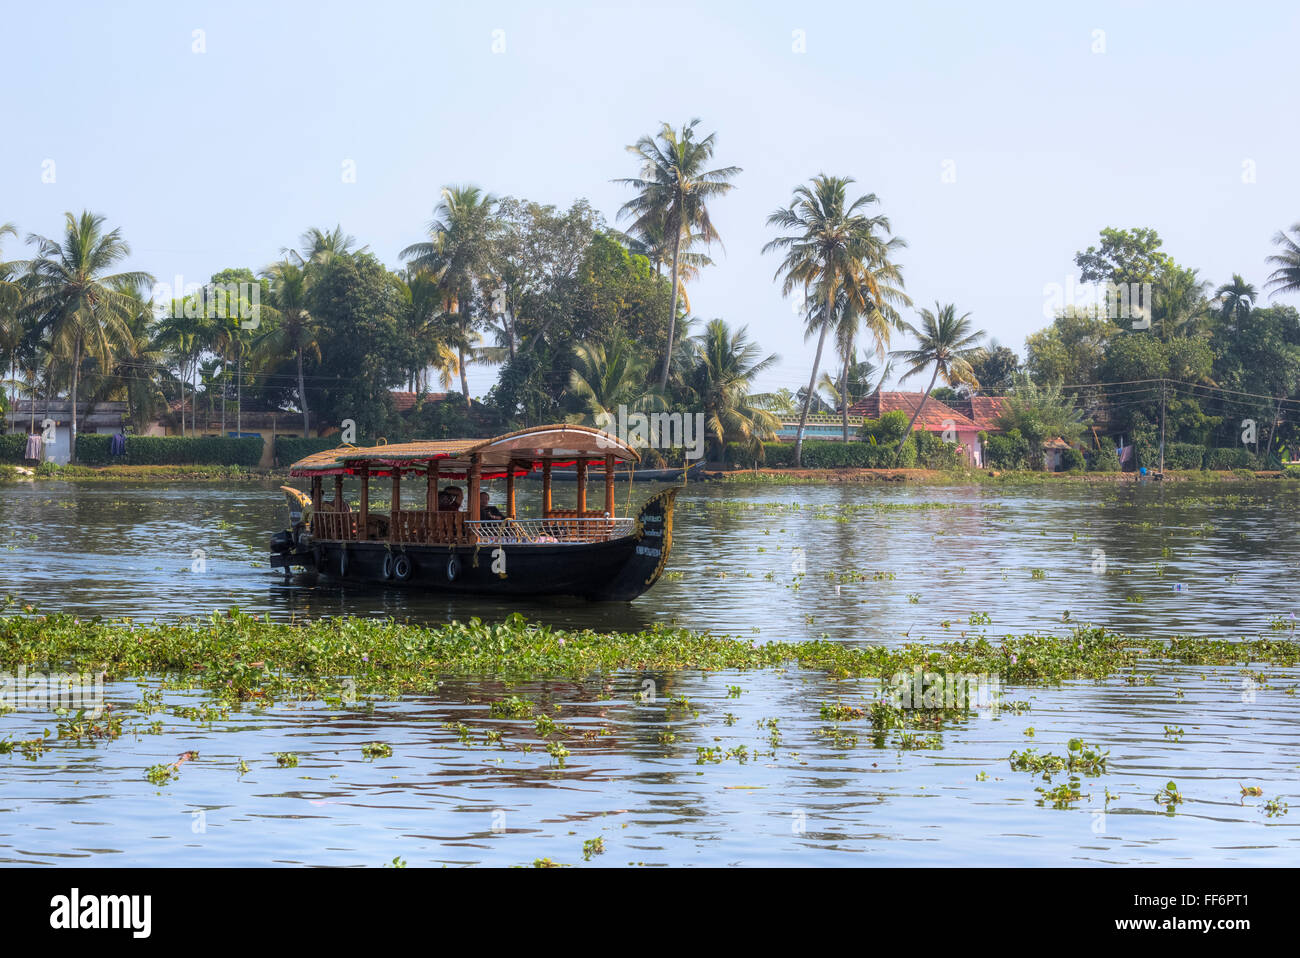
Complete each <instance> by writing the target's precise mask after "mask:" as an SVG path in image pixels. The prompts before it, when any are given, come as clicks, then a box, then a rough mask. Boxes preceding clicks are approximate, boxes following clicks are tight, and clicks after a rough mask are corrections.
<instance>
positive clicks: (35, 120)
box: [0, 0, 1300, 393]
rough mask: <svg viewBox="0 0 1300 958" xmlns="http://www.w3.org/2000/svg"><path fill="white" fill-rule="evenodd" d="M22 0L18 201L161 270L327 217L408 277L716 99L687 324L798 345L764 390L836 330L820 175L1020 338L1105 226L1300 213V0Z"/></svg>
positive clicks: (1213, 270)
mask: <svg viewBox="0 0 1300 958" xmlns="http://www.w3.org/2000/svg"><path fill="white" fill-rule="evenodd" d="M6 6H7V9H6V12H5V16H4V24H5V26H4V30H3V33H0V54H2V55H3V60H2V61H0V62H3V64H4V69H5V73H6V75H7V83H6V89H7V91H8V94H9V95H8V96H7V97H6V98H5V106H4V118H5V122H4V125H3V127H0V130H2V132H0V140H2V142H3V149H0V222H2V221H5V220H11V221H13V222H15V223H16V224H17V225H18V227H19V229H20V231H21V232H22V234H23V235H25V234H26V233H27V232H31V231H35V232H40V233H45V234H47V235H48V234H51V233H54V232H55V231H57V230H58V229H59V227H60V222H61V214H62V213H63V211H65V210H80V209H82V208H90V209H92V210H95V211H97V212H101V213H104V214H106V215H107V216H108V217H109V220H110V223H112V224H113V225H117V226H121V227H122V229H123V231H124V233H125V235H126V237H127V239H128V240H129V241H130V242H131V244H132V246H133V250H134V260H135V262H134V263H133V265H134V266H137V267H140V268H144V269H147V270H149V271H150V272H152V273H154V274H155V275H156V276H157V277H158V278H159V279H160V280H164V279H170V278H171V277H173V276H174V275H176V274H181V275H182V276H184V277H185V278H186V279H187V280H188V281H196V282H197V281H202V280H204V279H206V278H207V277H208V276H209V275H210V274H211V273H213V272H214V271H216V270H218V269H221V268H225V267H229V266H249V267H252V268H254V269H260V268H261V267H262V266H264V265H266V264H267V263H268V262H270V261H271V260H272V259H273V258H275V257H276V256H277V254H278V252H279V250H280V249H281V248H282V247H284V246H286V245H292V244H294V243H295V242H296V239H297V237H298V235H299V234H300V233H301V232H302V231H303V230H304V229H305V228H306V227H308V226H311V225H319V226H321V227H330V226H333V225H334V224H335V223H341V224H342V225H343V227H344V228H345V229H346V230H347V231H348V232H350V233H352V234H354V235H355V236H356V237H357V238H358V239H359V240H361V241H362V242H364V243H367V244H369V245H370V247H371V248H372V250H374V251H375V252H376V253H377V254H379V255H380V256H381V257H382V258H383V259H384V260H385V261H386V262H387V263H389V265H391V266H397V265H399V260H398V256H397V254H398V251H399V250H400V249H401V248H402V247H404V246H405V245H407V244H409V243H411V242H413V241H415V240H417V239H420V238H421V235H422V232H423V229H424V227H425V225H426V224H427V222H428V220H429V218H430V214H431V212H432V209H433V206H434V205H435V203H436V201H437V197H438V191H439V188H440V187H441V186H442V185H444V184H449V183H464V182H472V183H475V184H478V185H480V186H482V187H484V188H485V189H488V190H490V191H492V192H494V193H497V194H514V195H518V196H524V197H528V198H529V199H533V200H538V201H543V202H548V203H554V204H557V205H561V206H564V205H567V204H569V203H570V202H571V201H573V200H574V199H575V198H577V197H581V196H585V197H587V198H589V199H590V200H591V202H592V203H593V204H594V205H595V207H596V208H597V209H599V210H601V211H603V213H604V214H605V215H606V217H607V219H608V220H609V221H610V222H613V220H614V214H615V212H616V211H617V209H618V207H619V205H620V204H621V203H622V202H623V201H624V200H625V199H626V198H627V195H628V194H627V191H626V190H625V189H624V188H622V187H619V186H616V185H614V184H612V183H611V182H610V180H611V179H613V178H615V177H621V176H629V175H634V174H635V172H636V168H635V165H634V164H633V162H632V159H631V157H630V156H629V155H628V154H627V153H626V152H625V147H626V145H627V144H629V143H632V142H633V141H634V140H635V139H636V138H637V137H638V136H639V135H640V134H642V133H646V132H650V131H652V130H654V129H655V128H656V127H657V126H658V124H659V122H660V121H661V120H667V121H670V122H672V123H674V124H680V123H681V122H683V121H685V120H687V119H689V118H691V117H696V116H698V117H700V118H701V120H702V126H703V128H704V129H706V130H716V131H717V133H718V152H717V161H718V164H719V165H726V164H737V165H739V166H742V167H743V168H744V172H743V173H742V174H741V176H740V177H739V178H738V180H737V189H736V190H734V191H733V192H732V194H731V195H730V196H728V197H726V198H725V199H723V200H721V201H719V202H718V203H717V204H716V206H715V208H714V211H713V214H714V220H715V222H716V224H717V226H718V229H719V231H720V232H721V234H722V237H723V240H724V242H725V251H724V250H720V249H715V250H714V258H715V260H716V261H717V265H716V266H715V267H714V268H712V269H710V270H708V271H707V272H706V273H705V274H704V276H703V277H702V278H701V279H700V280H699V281H698V282H697V283H696V284H695V285H694V286H693V288H692V290H691V297H692V301H693V304H694V307H695V313H696V314H697V315H698V316H701V317H703V318H712V317H715V316H721V317H723V318H725V319H727V320H728V321H730V322H732V323H735V324H738V323H747V324H748V325H749V327H750V330H751V332H752V333H753V334H754V335H755V336H756V337H757V338H758V339H759V340H760V342H761V343H762V344H763V346H764V347H765V348H766V349H767V350H769V351H774V352H778V353H780V355H781V357H782V362H781V364H780V366H779V367H778V369H777V371H776V372H775V373H774V374H773V375H772V376H770V377H769V378H768V379H767V380H766V381H765V382H764V383H763V384H762V385H763V386H765V387H768V388H775V387H777V386H783V385H784V386H789V387H791V388H794V387H796V386H798V385H800V384H801V383H804V382H806V380H807V376H808V370H809V365H810V363H811V359H812V347H811V344H805V343H804V342H803V340H802V332H801V323H800V322H799V320H798V318H797V317H796V315H795V314H794V312H793V310H792V308H791V305H790V304H789V303H788V302H787V301H785V300H783V299H782V298H781V295H780V291H779V289H778V288H777V286H776V285H775V284H774V283H773V282H772V274H773V270H774V268H775V265H776V263H775V259H774V258H773V257H772V256H766V257H765V256H763V255H761V253H760V248H761V247H762V245H763V243H764V242H765V241H766V240H767V239H769V238H770V237H771V233H770V232H769V231H768V229H767V228H766V226H765V225H764V221H765V218H766V216H767V214H768V213H770V212H771V211H772V210H773V209H774V208H776V207H777V206H780V205H785V204H786V203H787V202H788V199H789V195H790V191H791V189H792V188H793V187H794V186H795V185H796V184H798V183H800V182H801V181H804V180H806V179H807V178H808V177H810V176H812V175H814V174H816V173H818V172H822V171H824V172H827V173H832V174H838V175H849V176H853V177H855V178H856V179H857V181H858V184H859V186H860V187H861V188H862V189H863V190H864V191H872V192H875V193H877V194H878V195H879V196H880V198H881V200H882V203H883V211H884V212H885V213H887V214H888V215H889V216H890V218H891V219H892V222H893V226H894V230H895V232H896V233H898V234H899V235H902V236H903V237H905V238H906V239H907V240H908V242H909V244H910V248H909V249H908V250H906V251H905V252H904V254H903V255H902V257H901V262H902V263H903V266H904V269H905V274H906V279H907V289H908V291H909V293H910V294H911V295H912V297H913V298H914V300H915V301H916V302H917V303H918V305H930V304H932V303H933V302H934V301H935V300H936V299H937V300H942V301H944V302H948V301H952V302H954V303H956V304H957V305H958V307H959V308H960V309H961V310H968V311H970V312H972V313H973V316H974V319H975V321H976V323H977V325H978V326H980V327H982V328H983V329H985V330H987V331H988V332H989V333H990V334H991V335H992V336H994V337H996V338H997V339H998V340H1000V341H1002V342H1003V343H1005V344H1007V345H1011V346H1013V347H1015V348H1016V349H1017V350H1020V351H1022V352H1023V342H1024V337H1025V335H1026V334H1027V333H1029V332H1032V331H1034V330H1035V329H1038V328H1040V327H1041V326H1043V325H1044V323H1045V320H1044V317H1043V302H1044V294H1043V288H1044V286H1045V285H1046V284H1049V283H1060V284H1064V283H1065V282H1066V281H1067V280H1069V279H1070V278H1071V277H1073V276H1074V275H1075V273H1074V268H1073V263H1072V257H1073V254H1074V252H1075V251H1076V250H1079V249H1082V248H1084V247H1086V246H1087V245H1089V244H1090V243H1092V242H1094V241H1095V240H1096V237H1097V233H1098V231H1099V230H1100V229H1101V228H1102V227H1104V226H1108V225H1111V226H1150V227H1154V228H1156V229H1157V230H1158V231H1159V232H1160V235H1161V236H1162V237H1163V238H1164V240H1165V248H1166V250H1167V251H1168V252H1169V253H1171V254H1172V255H1173V256H1174V257H1175V258H1176V259H1177V260H1179V261H1180V262H1182V263H1185V264H1187V265H1191V266H1196V267H1199V268H1200V269H1201V271H1202V275H1203V276H1204V277H1205V278H1207V279H1211V280H1213V281H1214V282H1215V283H1216V284H1217V283H1219V282H1222V281H1224V280H1226V279H1227V278H1228V277H1229V274H1230V273H1231V272H1233V271H1238V272H1241V273H1244V274H1245V275H1246V277H1247V278H1248V279H1250V280H1252V281H1253V282H1255V283H1256V284H1259V285H1262V283H1263V279H1264V277H1265V275H1266V274H1267V270H1266V267H1265V264H1264V258H1265V257H1266V256H1267V255H1269V253H1270V252H1271V250H1272V247H1271V244H1270V237H1271V236H1272V235H1273V234H1274V232H1276V231H1277V230H1279V229H1281V228H1283V227H1286V226H1289V225H1290V224H1291V223H1292V222H1295V221H1297V220H1300V177H1297V175H1296V173H1297V160H1298V159H1300V125H1298V124H1297V115H1298V112H1300V111H1298V110H1297V84H1296V82H1295V64H1296V58H1297V47H1298V44H1297V41H1298V40H1300V29H1298V28H1300V5H1297V4H1294V3H1282V2H1275V3H1249V2H1243V3H1235V4H1231V5H1228V4H1223V3H1219V4H1215V5H1209V4H1206V5H1200V4H1192V3H1181V2H1180V3H1148V4H1132V3H1088V4H1086V5H1084V4H1072V5H1070V6H1069V7H1066V6H1063V5H1055V4H1044V3H1015V4H1010V3H1007V4H956V3H952V4H947V3H944V4H940V3H931V4H921V3H901V4H890V5H881V4H865V3H857V2H845V3H815V2H799V3H790V2H785V3H734V4H726V3H714V4H698V5H697V4H689V5H675V4H672V5H670V4H661V3H652V2H647V3H638V4H609V3H601V4H586V3H556V4H548V3H544V2H538V0H530V2H526V3H473V4H470V3H464V4H454V5H453V4H432V3H416V2H409V3H398V2H383V0H377V2H367V3H338V2H319V0H317V2H311V3H282V2H273V0H272V2H262V3H220V4H203V3H188V2H187V3H144V2H141V3H131V2H125V3H114V4H111V5H109V4H99V3H90V2H79V3H70V4H62V5H60V6H58V7H57V8H53V7H49V6H42V5H39V4H7V5H6ZM196 30H202V31H204V32H203V34H202V35H201V36H202V41H203V44H204V46H205V47H206V50H205V52H201V53H198V52H194V46H195V44H196V38H195V33H194V31H196ZM494 31H503V34H498V35H497V37H496V38H497V39H498V40H499V39H501V37H503V38H504V45H505V49H504V51H503V52H499V53H494V52H493V43H494ZM795 31H804V36H805V37H806V52H803V53H798V52H795V50H794V46H795ZM1097 31H1103V32H1104V33H1097ZM1099 47H1104V52H1094V51H1095V50H1096V49H1097V48H1099ZM47 160H52V161H53V162H54V174H55V182H53V183H45V182H43V181H42V174H43V172H45V171H47V170H48V166H46V165H43V164H45V161H47ZM348 160H351V161H353V162H354V163H355V169H356V181H355V182H354V183H345V182H343V176H342V170H343V164H344V162H345V161H348ZM946 164H947V165H946ZM945 171H948V172H949V173H950V174H951V173H955V182H945V177H944V173H945ZM1251 171H1253V179H1254V182H1246V181H1245V180H1247V179H1251V178H1252V177H1251V176H1244V175H1243V174H1244V173H1250V172H1251ZM951 178H952V177H951V176H949V179H951ZM25 250H26V247H21V246H19V245H18V244H15V242H14V241H13V240H12V239H10V240H7V241H6V245H5V248H4V253H5V254H6V256H7V258H17V257H18V256H21V255H25ZM895 345H901V343H896V344H895ZM494 377H495V372H494V371H493V370H491V369H482V370H475V371H474V373H473V375H472V377H471V388H472V390H473V391H474V392H476V393H479V392H483V391H485V390H486V389H487V388H488V386H489V385H490V384H491V382H492V381H493V379H494ZM923 385H924V384H923V383H921V384H920V386H923ZM920 386H918V388H920Z"/></svg>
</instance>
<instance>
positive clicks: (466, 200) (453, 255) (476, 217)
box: [401, 186, 498, 404]
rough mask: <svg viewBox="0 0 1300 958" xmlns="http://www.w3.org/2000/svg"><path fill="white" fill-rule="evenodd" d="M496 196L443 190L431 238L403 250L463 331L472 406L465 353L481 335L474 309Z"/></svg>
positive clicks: (461, 359)
mask: <svg viewBox="0 0 1300 958" xmlns="http://www.w3.org/2000/svg"><path fill="white" fill-rule="evenodd" d="M497 202H498V201H497V198H496V197H495V196H493V195H492V194H491V193H484V192H483V191H482V190H481V189H479V188H478V187H477V186H459V187H444V188H443V190H442V200H441V201H440V202H439V203H438V205H437V207H435V208H434V211H433V219H432V221H430V223H429V239H428V240H426V241H424V242H421V243H413V244H411V245H410V246H408V247H406V249H404V250H402V252H401V257H402V259H409V260H410V261H411V267H410V268H411V271H412V272H413V273H428V274H429V275H430V276H432V277H433V280H434V282H436V283H437V284H438V288H439V290H440V291H441V292H442V299H443V313H445V314H447V315H448V316H450V317H453V324H454V325H455V326H456V327H457V329H458V331H459V337H458V338H459V340H460V343H459V344H458V346H457V354H458V357H457V358H458V365H459V368H460V388H461V392H462V394H463V395H464V397H465V402H466V404H468V403H469V402H470V398H469V380H468V379H467V378H466V374H465V367H466V365H467V362H468V359H467V355H466V354H467V353H472V351H473V344H474V343H475V342H476V341H477V339H478V336H477V334H476V332H475V329H474V327H475V325H476V317H475V316H474V312H473V309H472V305H471V304H472V299H473V296H474V292H475V290H476V289H477V288H478V287H479V286H480V285H481V284H482V282H483V277H484V276H485V275H486V273H487V264H488V258H489V255H490V252H491V248H492V237H493V233H494V230H495V228H496V224H495V222H494V218H493V209H494V208H495V207H496V205H497Z"/></svg>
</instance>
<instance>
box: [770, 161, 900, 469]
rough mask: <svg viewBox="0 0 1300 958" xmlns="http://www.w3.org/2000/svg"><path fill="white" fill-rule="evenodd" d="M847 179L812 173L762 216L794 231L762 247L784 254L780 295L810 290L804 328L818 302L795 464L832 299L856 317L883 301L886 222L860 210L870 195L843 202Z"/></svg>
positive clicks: (849, 181)
mask: <svg viewBox="0 0 1300 958" xmlns="http://www.w3.org/2000/svg"><path fill="white" fill-rule="evenodd" d="M853 182H854V180H853V179H852V177H839V176H827V175H825V174H818V175H817V176H815V177H813V179H812V181H811V182H810V183H809V184H808V185H801V186H798V187H796V188H795V190H794V197H793V199H792V201H791V203H790V205H789V206H788V207H786V208H785V209H778V210H777V211H776V212H774V213H772V215H771V216H769V217H768V218H767V223H768V225H769V226H777V227H779V228H781V229H785V230H791V231H794V232H789V233H787V234H786V235H784V236H779V237H777V238H776V239H774V240H772V241H770V242H769V243H767V244H766V245H765V246H764V247H763V252H764V253H767V252H772V251H784V252H785V257H784V258H783V259H782V261H781V264H780V266H778V267H777V270H776V278H777V279H781V280H782V287H781V292H782V294H783V295H786V296H788V295H790V293H791V292H793V291H794V290H796V289H799V290H801V291H802V292H803V294H804V298H805V301H808V298H809V294H810V293H812V294H814V296H815V299H814V300H812V301H811V302H809V307H808V312H809V314H810V316H809V326H810V327H811V326H812V325H813V323H812V319H811V314H812V313H813V311H814V309H816V308H818V305H820V309H821V316H822V317H823V321H822V322H820V323H818V324H816V325H817V326H818V327H819V328H820V331H819V333H818V337H817V352H816V354H815V355H814V357H813V368H812V375H811V376H809V377H808V390H807V392H806V393H805V394H804V402H803V411H802V412H801V413H800V416H799V429H798V432H797V433H796V434H795V443H794V463H795V465H796V466H798V465H799V464H800V463H801V462H802V455H803V434H804V427H805V426H806V425H807V422H808V407H809V404H810V403H811V401H812V397H813V393H814V392H815V391H816V386H817V372H818V369H819V368H820V366H821V358H822V350H823V349H824V348H825V344H826V334H827V332H829V331H830V329H831V325H832V324H831V322H829V321H826V320H829V319H830V318H831V317H834V316H835V315H836V310H835V304H836V302H837V300H839V299H840V297H841V296H842V297H843V307H842V308H843V309H845V310H849V311H851V312H852V313H854V314H856V315H859V316H861V315H866V314H868V313H869V312H873V311H874V312H876V313H879V311H880V306H881V305H882V304H884V303H886V302H887V300H886V298H885V293H884V291H883V289H882V287H881V285H880V284H879V283H878V282H877V278H876V277H877V273H878V272H880V271H881V270H882V269H884V267H885V266H886V265H887V264H888V262H889V257H888V254H889V252H890V248H891V242H892V241H891V240H886V239H884V238H883V237H882V235H881V233H889V232H890V227H889V220H888V219H887V218H886V217H884V216H868V215H867V214H866V213H865V212H863V211H864V210H865V209H866V208H867V207H868V206H871V205H873V204H875V203H878V202H879V200H878V199H877V198H876V195H875V194H874V193H867V194H865V195H863V196H860V197H858V198H857V199H856V200H854V201H853V202H852V203H849V202H848V187H849V185H850V184H852V183H853ZM891 275H892V273H891ZM876 328H877V329H880V328H881V327H876ZM809 332H811V328H810V329H809Z"/></svg>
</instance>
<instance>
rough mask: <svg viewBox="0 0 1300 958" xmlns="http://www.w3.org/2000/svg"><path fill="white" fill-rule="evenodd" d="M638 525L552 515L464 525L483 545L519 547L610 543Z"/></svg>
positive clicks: (620, 520) (605, 518)
mask: <svg viewBox="0 0 1300 958" xmlns="http://www.w3.org/2000/svg"><path fill="white" fill-rule="evenodd" d="M635 523H636V520H635V519H631V518H611V517H609V516H599V517H583V518H574V517H560V516H551V517H549V518H546V519H483V520H479V521H477V522H467V523H465V525H467V526H469V527H470V528H471V529H472V530H473V531H474V534H475V536H476V538H477V540H478V542H479V544H480V545H482V544H494V545H519V544H524V543H550V542H564V543H583V542H608V541H609V540H610V539H619V538H622V537H623V536H629V535H631V534H632V529H633V527H634V525H635Z"/></svg>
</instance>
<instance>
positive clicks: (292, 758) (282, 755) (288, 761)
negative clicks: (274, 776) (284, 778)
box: [271, 752, 298, 768]
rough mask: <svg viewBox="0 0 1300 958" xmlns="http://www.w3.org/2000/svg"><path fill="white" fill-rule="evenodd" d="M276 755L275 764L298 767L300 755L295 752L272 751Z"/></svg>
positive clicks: (284, 766) (282, 766)
mask: <svg viewBox="0 0 1300 958" xmlns="http://www.w3.org/2000/svg"><path fill="white" fill-rule="evenodd" d="M271 754H272V755H274V756H275V764H276V765H279V766H280V767H281V768H297V767H298V756H297V755H295V754H294V753H293V752H272V753H271Z"/></svg>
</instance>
